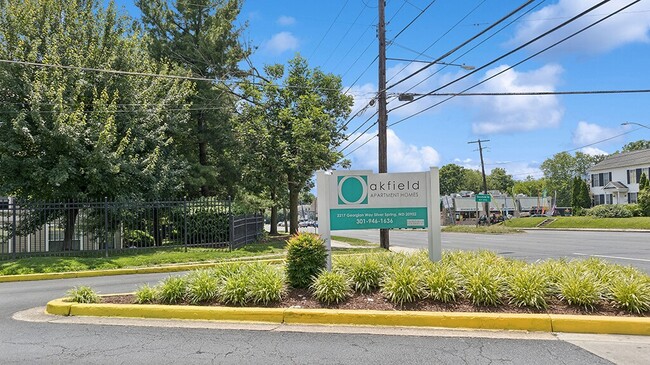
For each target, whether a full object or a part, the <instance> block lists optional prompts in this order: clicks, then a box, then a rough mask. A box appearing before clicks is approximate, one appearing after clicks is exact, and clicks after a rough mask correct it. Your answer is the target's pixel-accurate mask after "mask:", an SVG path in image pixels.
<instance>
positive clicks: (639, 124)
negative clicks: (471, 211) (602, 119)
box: [621, 122, 650, 129]
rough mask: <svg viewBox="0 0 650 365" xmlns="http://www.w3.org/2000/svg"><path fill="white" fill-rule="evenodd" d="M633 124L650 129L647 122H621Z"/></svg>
mask: <svg viewBox="0 0 650 365" xmlns="http://www.w3.org/2000/svg"><path fill="white" fill-rule="evenodd" d="M631 124H634V125H638V126H639V127H643V128H648V129H650V127H648V126H647V125H645V124H641V123H637V122H623V123H621V125H631Z"/></svg>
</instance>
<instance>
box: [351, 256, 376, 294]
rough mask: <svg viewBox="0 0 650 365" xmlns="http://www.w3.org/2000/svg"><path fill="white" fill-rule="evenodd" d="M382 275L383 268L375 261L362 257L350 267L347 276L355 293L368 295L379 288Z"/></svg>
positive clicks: (372, 258) (371, 258)
mask: <svg viewBox="0 0 650 365" xmlns="http://www.w3.org/2000/svg"><path fill="white" fill-rule="evenodd" d="M384 273H385V270H384V266H383V265H382V264H381V263H380V262H379V261H378V260H377V259H375V258H374V257H364V258H362V259H359V260H356V261H355V262H354V263H353V264H352V265H351V266H350V268H349V270H348V272H347V275H348V277H349V278H350V280H351V281H352V287H353V289H354V290H355V291H357V292H359V293H369V292H371V291H374V290H376V289H377V288H379V284H380V283H381V279H382V278H383V277H384Z"/></svg>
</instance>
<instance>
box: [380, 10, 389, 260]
mask: <svg viewBox="0 0 650 365" xmlns="http://www.w3.org/2000/svg"><path fill="white" fill-rule="evenodd" d="M377 8H378V9H379V25H378V27H377V36H378V38H379V86H378V87H379V93H378V95H377V104H378V121H377V125H378V129H379V133H378V134H379V173H386V172H388V148H387V138H386V129H387V124H388V111H387V110H386V20H385V10H386V0H379V3H378V6H377ZM379 246H380V247H381V248H384V249H387V250H388V249H389V248H390V236H389V231H388V229H380V230H379Z"/></svg>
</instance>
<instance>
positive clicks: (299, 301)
mask: <svg viewBox="0 0 650 365" xmlns="http://www.w3.org/2000/svg"><path fill="white" fill-rule="evenodd" d="M101 302H102V303H112V304H135V296H134V295H107V296H102V297H101ZM179 305H189V304H188V303H179ZM202 305H205V306H215V307H224V305H223V304H221V303H217V302H214V303H202ZM247 307H265V308H290V307H293V308H306V309H314V308H329V309H342V310H381V311H427V312H483V313H553V314H577V315H602V316H624V317H645V316H646V315H647V314H648V313H645V314H642V315H636V314H631V313H628V312H625V311H622V310H620V309H618V308H615V307H613V306H612V305H610V304H608V303H602V304H601V305H600V306H598V307H596V309H595V310H594V311H585V310H584V309H582V308H579V307H574V306H568V305H566V304H565V303H563V302H561V301H560V300H558V299H555V298H554V299H551V300H550V301H549V303H548V308H547V309H546V310H536V309H529V308H519V307H515V306H513V305H510V304H507V303H505V304H502V305H499V306H496V307H484V306H476V305H473V304H472V303H470V302H469V301H468V300H465V299H462V300H459V301H457V302H455V303H447V304H445V303H440V302H436V301H434V300H430V299H423V300H419V301H417V302H414V303H406V304H404V305H403V306H399V305H396V304H393V303H391V302H389V301H388V300H387V299H386V298H384V297H383V296H382V295H381V293H380V292H373V293H369V294H354V295H353V296H352V297H350V298H349V299H348V300H346V301H345V302H343V303H339V304H329V305H328V304H323V303H320V302H319V301H317V300H315V299H312V298H311V295H310V293H309V291H307V290H304V289H291V290H289V292H288V293H287V295H286V296H285V297H284V298H283V299H282V301H280V302H274V303H269V304H268V305H259V304H258V305H253V304H250V305H247Z"/></svg>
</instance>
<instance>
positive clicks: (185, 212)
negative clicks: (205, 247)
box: [183, 196, 187, 252]
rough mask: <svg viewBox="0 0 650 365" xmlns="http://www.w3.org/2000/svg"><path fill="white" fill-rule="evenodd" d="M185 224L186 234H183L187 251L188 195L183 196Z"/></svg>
mask: <svg viewBox="0 0 650 365" xmlns="http://www.w3.org/2000/svg"><path fill="white" fill-rule="evenodd" d="M183 225H184V227H185V228H184V231H185V234H184V235H183V245H184V246H185V252H187V197H186V196H184V197H183Z"/></svg>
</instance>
